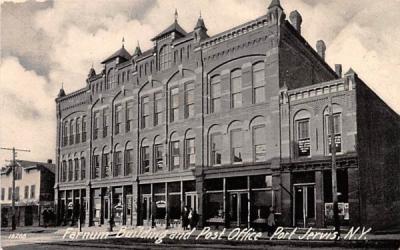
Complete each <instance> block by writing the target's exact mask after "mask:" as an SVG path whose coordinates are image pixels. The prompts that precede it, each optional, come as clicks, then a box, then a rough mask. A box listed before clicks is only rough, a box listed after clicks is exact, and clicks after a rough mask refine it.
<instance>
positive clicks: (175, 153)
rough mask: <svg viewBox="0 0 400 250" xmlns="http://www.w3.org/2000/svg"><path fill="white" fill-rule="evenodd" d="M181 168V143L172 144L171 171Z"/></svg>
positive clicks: (174, 142)
mask: <svg viewBox="0 0 400 250" xmlns="http://www.w3.org/2000/svg"><path fill="white" fill-rule="evenodd" d="M179 166H180V151H179V141H173V142H171V169H172V170H173V169H177V168H179Z"/></svg>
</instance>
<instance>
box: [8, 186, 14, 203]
mask: <svg viewBox="0 0 400 250" xmlns="http://www.w3.org/2000/svg"><path fill="white" fill-rule="evenodd" d="M12 194H13V193H12V188H8V200H12Z"/></svg>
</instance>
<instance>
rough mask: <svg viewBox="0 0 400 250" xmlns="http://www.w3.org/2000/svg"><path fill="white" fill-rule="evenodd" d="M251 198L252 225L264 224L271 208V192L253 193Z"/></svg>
mask: <svg viewBox="0 0 400 250" xmlns="http://www.w3.org/2000/svg"><path fill="white" fill-rule="evenodd" d="M250 197H251V204H252V206H251V215H250V216H251V220H252V222H254V223H257V222H259V223H265V222H266V221H265V220H266V219H267V218H268V215H269V207H270V206H272V190H262V191H253V192H252V193H251V195H250Z"/></svg>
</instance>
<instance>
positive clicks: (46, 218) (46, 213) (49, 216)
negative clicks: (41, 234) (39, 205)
mask: <svg viewBox="0 0 400 250" xmlns="http://www.w3.org/2000/svg"><path fill="white" fill-rule="evenodd" d="M42 218H43V226H44V227H47V226H49V225H50V224H52V223H54V219H55V214H54V211H53V210H52V209H48V208H45V209H44V210H43V211H42Z"/></svg>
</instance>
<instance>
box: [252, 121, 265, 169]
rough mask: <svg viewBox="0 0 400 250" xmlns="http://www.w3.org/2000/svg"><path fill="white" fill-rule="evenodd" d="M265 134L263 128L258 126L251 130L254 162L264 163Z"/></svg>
mask: <svg viewBox="0 0 400 250" xmlns="http://www.w3.org/2000/svg"><path fill="white" fill-rule="evenodd" d="M265 133H266V131H265V126H258V127H254V128H253V152H254V162H264V161H266V160H267V156H266V153H267V147H266V139H265Z"/></svg>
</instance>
